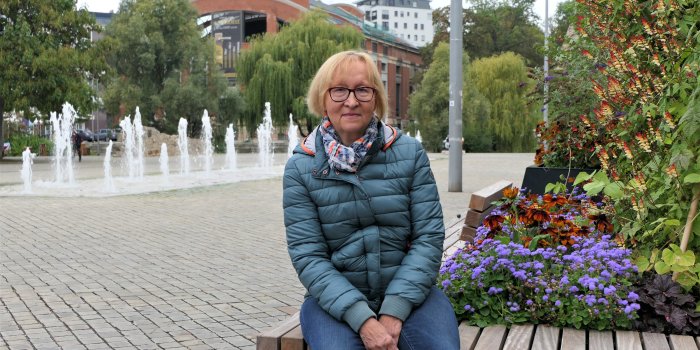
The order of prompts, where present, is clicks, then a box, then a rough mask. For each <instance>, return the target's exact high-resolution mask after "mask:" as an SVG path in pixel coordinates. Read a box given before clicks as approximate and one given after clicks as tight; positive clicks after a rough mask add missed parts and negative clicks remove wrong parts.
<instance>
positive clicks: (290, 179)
mask: <svg viewBox="0 0 700 350" xmlns="http://www.w3.org/2000/svg"><path fill="white" fill-rule="evenodd" d="M308 105H309V109H310V110H311V112H312V113H314V114H317V115H320V116H323V119H322V121H321V124H320V125H319V126H318V127H317V128H316V129H315V130H314V131H313V132H312V133H311V134H309V136H308V137H307V138H306V139H304V141H303V142H302V143H301V144H300V145H299V146H298V147H297V149H296V150H295V154H294V155H293V156H292V158H290V159H289V161H288V162H287V166H286V168H285V171H284V181H283V183H284V201H283V202H284V221H285V226H286V228H287V245H288V250H289V255H290V256H291V259H292V264H293V265H294V268H295V269H296V271H297V274H298V275H299V279H300V280H301V282H302V284H303V285H304V287H306V289H307V291H308V293H307V298H306V300H305V301H304V303H303V305H302V306H301V316H300V321H301V327H302V332H303V334H304V338H305V339H306V341H307V343H309V345H310V347H311V348H312V349H314V350H323V349H333V350H336V349H365V348H366V349H399V348H400V349H440V350H447V349H459V335H458V332H457V321H456V318H455V315H454V311H453V309H452V306H451V305H450V302H449V301H448V299H447V297H446V296H445V295H444V294H443V293H442V292H441V291H440V290H439V289H438V288H436V287H435V286H434V284H435V278H436V276H437V273H438V269H439V266H440V261H441V257H442V243H443V240H444V234H445V233H444V226H443V221H442V220H443V219H442V208H441V207H440V203H439V198H438V193H437V187H436V185H435V180H434V178H433V175H432V173H431V171H430V164H429V162H428V157H427V156H426V153H425V151H424V150H423V149H422V147H421V145H420V143H419V142H417V141H416V140H414V139H413V138H410V137H407V136H402V135H401V133H400V132H399V131H398V130H396V129H394V128H392V127H390V126H388V125H384V124H383V123H381V122H380V121H379V117H378V116H383V115H385V113H386V111H387V96H386V92H385V91H384V88H383V84H382V81H381V78H380V76H379V72H378V71H377V68H376V65H375V63H374V62H373V61H372V58H371V57H370V56H369V55H367V54H366V53H363V52H358V51H345V52H341V53H338V54H335V55H333V56H331V57H330V58H329V59H328V60H327V61H326V62H325V63H324V64H323V65H322V66H321V68H320V69H319V70H318V72H317V73H316V76H315V77H314V79H313V81H312V82H311V86H310V87H309V93H308Z"/></svg>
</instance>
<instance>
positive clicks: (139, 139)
mask: <svg viewBox="0 0 700 350" xmlns="http://www.w3.org/2000/svg"><path fill="white" fill-rule="evenodd" d="M143 134H144V132H143V124H141V112H139V108H138V107H136V114H134V139H135V140H136V149H135V151H136V159H135V163H134V168H135V173H136V176H138V177H139V179H141V178H143V172H144V169H143V166H144V164H143V150H144V147H143Z"/></svg>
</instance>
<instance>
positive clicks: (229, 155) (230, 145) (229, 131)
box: [225, 124, 237, 170]
mask: <svg viewBox="0 0 700 350" xmlns="http://www.w3.org/2000/svg"><path fill="white" fill-rule="evenodd" d="M225 140H226V169H229V170H236V166H237V164H236V133H235V132H234V131H233V124H229V125H228V128H226V139H225Z"/></svg>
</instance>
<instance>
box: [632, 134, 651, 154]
mask: <svg viewBox="0 0 700 350" xmlns="http://www.w3.org/2000/svg"><path fill="white" fill-rule="evenodd" d="M635 138H636V139H637V142H638V143H639V147H641V148H642V149H643V150H644V151H645V152H647V153H651V145H649V140H648V139H647V137H646V135H644V134H642V133H641V132H638V133H637V135H636V136H635Z"/></svg>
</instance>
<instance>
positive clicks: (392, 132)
mask: <svg viewBox="0 0 700 350" xmlns="http://www.w3.org/2000/svg"><path fill="white" fill-rule="evenodd" d="M318 128H319V127H318V126H317V127H316V128H315V129H314V130H313V131H312V132H311V133H310V134H309V135H308V136H306V138H304V139H303V140H302V142H301V143H300V144H299V145H297V147H296V148H295V149H294V153H302V154H307V155H310V156H315V155H316V154H325V153H326V152H324V151H323V139H322V137H321V133H320V132H319V131H318ZM399 137H401V131H399V130H398V129H396V128H394V127H393V126H390V125H386V124H384V123H382V122H381V121H380V122H379V132H378V134H377V139H379V140H381V141H382V142H375V143H374V144H373V145H372V148H370V150H369V152H367V154H374V153H376V152H377V151H378V150H379V148H380V147H381V150H382V151H386V150H387V149H389V147H391V145H393V144H394V142H395V141H396V140H398V138H399Z"/></svg>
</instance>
